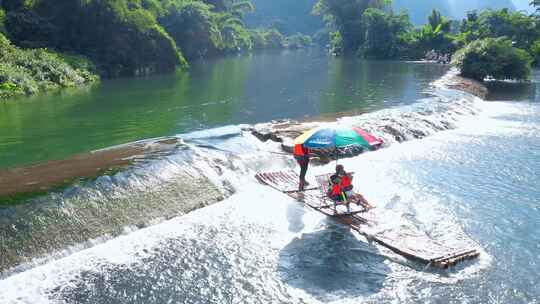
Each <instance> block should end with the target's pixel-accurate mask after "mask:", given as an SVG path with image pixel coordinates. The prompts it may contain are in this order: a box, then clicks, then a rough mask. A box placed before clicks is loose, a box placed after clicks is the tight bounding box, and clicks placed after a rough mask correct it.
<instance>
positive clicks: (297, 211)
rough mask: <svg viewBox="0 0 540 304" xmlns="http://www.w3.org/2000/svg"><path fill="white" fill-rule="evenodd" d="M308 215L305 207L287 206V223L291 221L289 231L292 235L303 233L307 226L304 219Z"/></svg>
mask: <svg viewBox="0 0 540 304" xmlns="http://www.w3.org/2000/svg"><path fill="white" fill-rule="evenodd" d="M305 213H306V209H305V208H304V206H302V205H300V204H296V203H294V204H289V206H287V221H289V231H290V232H292V233H299V232H301V231H302V230H303V229H304V227H305V225H304V221H303V220H302V217H303V216H304V214H305Z"/></svg>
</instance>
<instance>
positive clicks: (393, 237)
mask: <svg viewBox="0 0 540 304" xmlns="http://www.w3.org/2000/svg"><path fill="white" fill-rule="evenodd" d="M255 178H256V179H257V180H258V181H259V182H260V183H262V184H264V185H267V186H270V187H272V188H274V189H276V190H278V191H281V192H283V193H285V194H287V195H288V196H290V197H292V198H294V199H295V200H297V201H299V202H301V203H303V204H304V205H305V206H307V207H309V208H311V209H313V210H315V211H317V212H320V213H322V214H324V215H326V216H329V217H332V218H334V219H336V220H337V221H338V222H340V223H342V224H344V225H347V226H349V227H350V228H351V229H353V230H355V231H357V232H358V233H360V234H361V235H363V236H365V237H366V238H367V239H368V240H370V241H374V242H376V243H377V244H379V245H381V246H383V247H385V248H388V249H390V250H392V251H393V252H395V253H397V254H399V255H401V256H404V257H406V258H408V259H411V260H414V261H417V262H420V263H423V264H426V265H428V266H433V267H437V268H443V269H444V268H448V267H451V266H454V265H456V264H458V263H459V262H461V261H464V260H470V259H474V258H477V257H478V256H479V255H480V252H479V250H478V249H476V248H474V247H472V246H471V248H453V247H449V246H445V245H444V244H441V243H439V242H437V241H436V240H434V239H432V238H431V237H429V236H428V235H427V234H426V233H425V232H422V231H419V230H415V229H412V228H410V227H409V228H407V227H401V228H400V229H399V231H396V230H384V231H381V232H377V233H375V234H368V233H367V232H366V229H364V227H365V226H366V225H368V226H376V225H377V221H376V219H375V217H374V215H373V214H372V213H371V212H363V211H364V210H362V209H356V210H353V211H352V213H347V212H346V209H345V207H344V206H340V207H338V208H337V209H334V205H333V203H332V202H331V201H329V200H328V199H326V198H325V197H324V194H323V193H322V192H321V191H320V188H319V187H318V186H317V185H314V184H310V185H309V186H308V187H307V188H306V190H305V191H302V192H300V191H298V180H299V176H298V174H296V173H295V172H294V171H277V172H262V173H258V174H256V175H255Z"/></svg>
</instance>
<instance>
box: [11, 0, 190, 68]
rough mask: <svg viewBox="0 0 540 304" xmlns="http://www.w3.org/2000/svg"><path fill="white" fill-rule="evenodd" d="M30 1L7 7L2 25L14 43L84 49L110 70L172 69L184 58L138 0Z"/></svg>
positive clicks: (63, 48)
mask: <svg viewBox="0 0 540 304" xmlns="http://www.w3.org/2000/svg"><path fill="white" fill-rule="evenodd" d="M12 1H14V0H12ZM30 2H31V3H30ZM30 2H28V3H24V4H23V6H20V7H19V8H18V9H14V10H10V11H8V13H7V20H6V28H7V31H8V32H9V36H10V38H12V41H13V42H14V43H16V44H17V45H22V46H26V47H48V48H53V49H56V50H60V51H62V52H70V53H76V54H83V55H86V56H88V57H89V58H91V59H92V60H94V61H95V62H96V64H97V65H98V67H99V68H100V70H101V71H102V72H103V73H104V74H105V75H108V76H117V75H134V74H140V73H148V72H163V71H170V70H173V69H174V68H175V67H176V66H177V65H179V64H181V63H182V62H183V57H182V55H181V53H180V52H179V50H178V49H177V47H176V44H175V42H174V40H173V39H172V38H171V37H170V36H169V34H168V33H167V32H166V31H165V30H164V29H163V28H162V27H161V26H160V25H159V24H158V23H157V20H156V16H155V15H153V14H152V12H151V11H149V10H146V9H145V8H144V7H143V6H142V1H140V0H85V1H72V0H33V1H30ZM135 46H136V47H135Z"/></svg>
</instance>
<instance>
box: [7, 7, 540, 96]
mask: <svg viewBox="0 0 540 304" xmlns="http://www.w3.org/2000/svg"><path fill="white" fill-rule="evenodd" d="M488 4H489V7H499V6H509V7H510V8H505V9H502V10H486V11H475V10H472V11H469V12H468V13H467V14H466V16H465V17H464V18H463V19H462V20H459V19H455V18H452V16H455V14H456V12H463V11H464V10H468V9H472V8H484V7H486V6H487V5H488ZM392 5H393V6H392ZM433 7H435V8H437V10H432V8H433ZM401 8H405V9H407V10H400V9H401ZM408 11H411V12H412V13H411V14H409V13H408ZM250 15H251V17H249V16H250ZM420 15H422V16H423V21H420V19H419V18H420V17H413V18H411V16H420ZM428 15H429V16H428ZM447 16H449V17H447ZM415 18H416V19H418V20H415ZM419 22H421V23H422V24H424V25H421V26H415V23H419ZM536 23H537V19H536V17H533V16H529V15H528V14H526V13H524V12H516V11H515V10H514V9H513V4H512V2H511V1H510V0H497V1H491V0H490V1H487V0H469V1H464V0H437V1H424V0H418V1H404V0H394V1H390V0H301V1H300V0H299V1H288V0H276V1H272V2H269V1H264V0H254V1H253V2H250V1H241V0H85V1H75V0H0V59H1V62H2V63H0V97H2V98H4V97H7V96H11V95H16V94H32V93H35V92H39V91H43V90H47V89H50V88H56V87H66V86H74V85H79V84H82V83H87V82H91V81H95V80H96V79H98V75H99V76H102V77H118V76H124V75H127V76H133V75H135V76H136V75H146V74H151V73H158V72H168V71H173V70H174V69H176V68H178V67H181V68H182V67H183V68H186V67H188V66H189V62H190V61H192V60H194V59H197V58H204V57H209V56H218V55H223V54H231V53H233V54H234V53H245V52H249V51H253V50H260V49H283V48H303V47H306V46H309V45H311V44H312V42H313V41H315V42H316V43H317V44H319V45H320V46H322V47H328V48H329V49H330V51H331V53H333V54H335V55H340V54H350V55H357V56H360V57H364V58H373V59H420V58H423V57H424V55H425V54H426V52H428V51H431V50H433V51H436V52H438V53H443V54H446V53H448V54H451V53H454V52H455V51H457V50H459V49H464V48H465V47H466V46H468V45H469V44H471V43H472V42H473V41H476V40H482V39H491V38H493V39H495V38H500V37H504V39H506V40H505V41H502V40H496V41H498V42H499V45H500V46H504V47H503V48H502V49H506V48H509V50H506V51H507V52H510V53H513V54H514V53H515V54H517V55H516V56H514V57H515V58H514V59H515V60H517V61H520V62H522V63H524V62H530V61H531V59H530V58H533V59H534V60H535V62H539V61H540V60H539V58H540V36H539V31H538V28H537V25H536ZM246 24H249V25H250V26H248V25H246ZM298 32H303V33H307V34H309V35H311V36H312V37H314V39H312V38H311V36H307V35H304V34H299V33H298ZM297 33H298V34H297ZM287 35H290V36H287ZM482 46H484V47H485V46H493V43H492V42H489V43H485V44H482ZM477 47H479V46H477ZM472 49H475V48H469V50H472ZM502 49H501V50H502ZM514 49H519V50H520V51H514ZM501 50H499V51H501ZM521 50H522V51H523V52H521ZM518 53H519V54H518ZM494 57H497V56H494ZM458 58H462V59H463V58H464V57H463V56H461V57H458ZM462 62H463V60H462ZM465 62H466V60H465ZM525 70H526V69H525ZM525 74H526V73H525ZM488 75H490V74H489V73H488ZM523 75H524V74H523ZM475 77H477V78H478V77H480V76H477V75H476V76H475ZM524 77H525V78H526V75H524V76H523V77H515V78H524Z"/></svg>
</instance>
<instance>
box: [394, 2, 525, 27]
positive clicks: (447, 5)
mask: <svg viewBox="0 0 540 304" xmlns="http://www.w3.org/2000/svg"><path fill="white" fill-rule="evenodd" d="M514 1H516V3H517V2H519V4H520V7H523V6H524V4H525V5H526V3H527V2H528V1H529V0H514ZM393 7H394V10H395V11H397V12H399V11H400V10H402V9H407V10H408V12H409V15H410V16H411V20H412V22H413V23H414V24H417V25H418V24H425V23H426V22H427V16H428V15H429V14H430V13H431V10H433V9H437V10H439V11H440V12H441V13H442V14H443V15H445V16H449V17H451V18H453V19H462V18H463V17H465V15H466V13H467V12H468V11H472V10H484V9H488V8H491V9H501V8H509V9H511V10H515V9H516V5H514V2H512V0H394V4H393Z"/></svg>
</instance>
